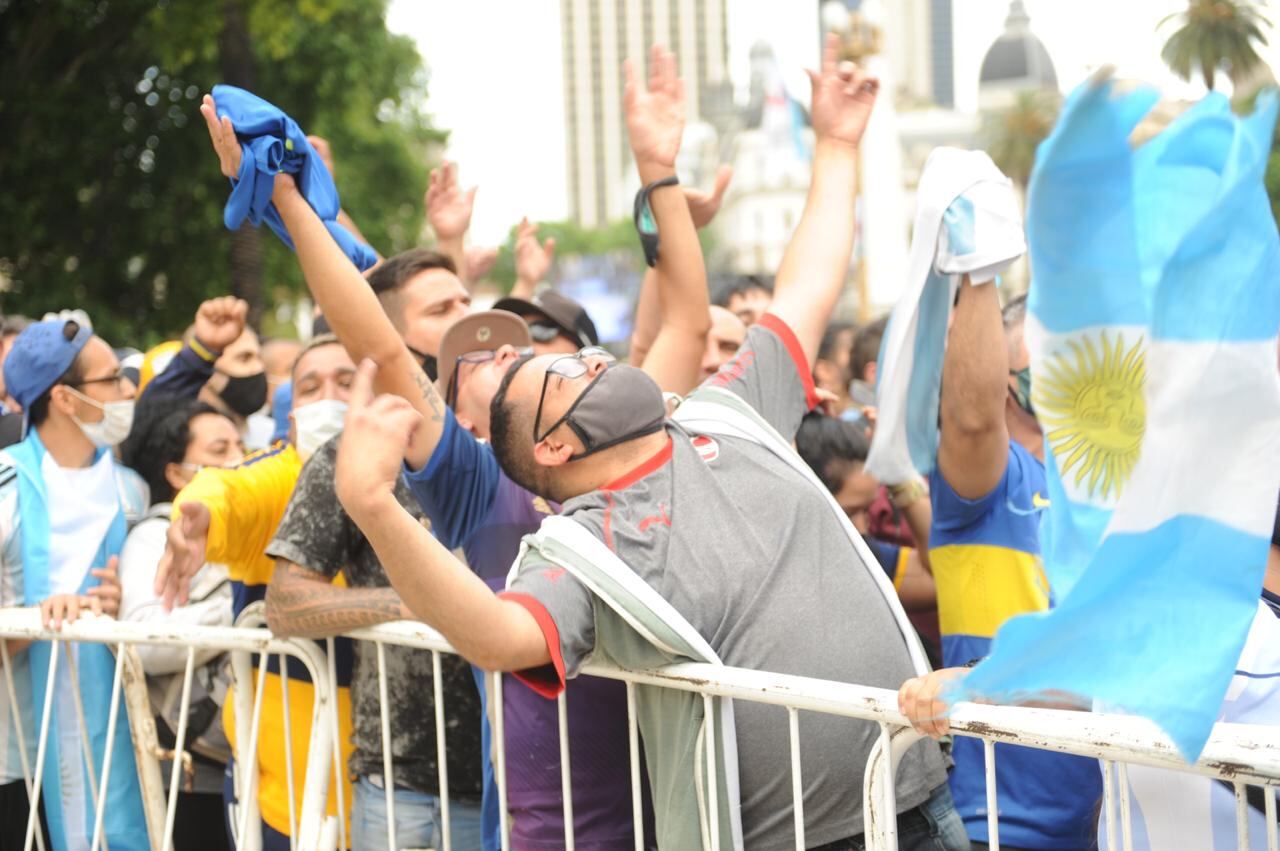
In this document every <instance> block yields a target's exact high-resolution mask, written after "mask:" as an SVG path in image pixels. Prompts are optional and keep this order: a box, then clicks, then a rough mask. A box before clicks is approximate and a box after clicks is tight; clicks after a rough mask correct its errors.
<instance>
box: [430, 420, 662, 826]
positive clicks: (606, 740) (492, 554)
mask: <svg viewBox="0 0 1280 851" xmlns="http://www.w3.org/2000/svg"><path fill="white" fill-rule="evenodd" d="M405 480H406V481H407V482H408V484H409V488H410V490H411V491H412V492H413V494H414V496H415V497H416V498H417V500H418V502H419V504H420V505H421V506H422V509H423V511H424V512H426V514H427V516H428V517H429V518H431V523H432V531H433V532H435V534H436V536H437V537H438V538H439V539H440V541H441V542H442V543H443V544H444V545H445V546H447V547H449V548H450V549H456V548H458V547H461V548H462V550H463V552H464V553H465V554H466V557H467V563H468V564H469V565H470V566H471V569H472V570H473V571H474V572H475V573H476V575H478V576H479V577H480V578H481V579H483V580H484V581H485V583H486V584H488V585H489V587H490V588H493V589H494V590H495V591H500V590H502V589H503V587H504V586H505V585H506V578H507V573H508V571H510V569H511V565H512V563H513V562H514V561H515V559H516V555H517V554H518V553H519V550H520V539H521V538H523V537H524V536H525V535H529V534H532V533H534V532H536V531H537V530H538V526H539V525H540V524H541V523H542V519H543V518H544V517H547V516H549V515H551V514H553V513H555V512H556V511H558V509H559V506H557V505H554V504H552V503H548V502H547V501H546V500H544V499H543V498H542V497H539V496H535V495H534V494H532V493H530V492H529V491H527V490H525V489H524V488H522V487H520V486H519V485H517V484H516V483H515V482H513V481H511V479H509V478H507V476H506V474H505V473H503V472H502V471H501V469H499V467H498V462H497V459H496V458H495V457H494V455H493V450H492V449H490V447H489V445H488V444H487V443H482V442H480V441H478V440H476V439H475V438H474V437H473V436H472V435H471V434H470V433H468V432H467V431H466V430H465V429H463V428H462V427H460V426H459V425H458V423H457V420H456V419H455V418H454V416H453V412H452V411H449V412H448V413H447V414H446V419H445V426H444V432H443V434H442V435H441V437H440V443H439V445H438V446H437V447H436V451H435V452H434V453H433V454H432V456H431V459H430V460H429V461H428V462H427V465H426V466H425V467H424V468H423V469H422V470H420V471H417V472H414V471H409V470H406V472H405ZM502 694H503V701H502V707H503V712H504V725H505V727H504V729H505V731H506V745H507V750H506V757H507V808H508V810H509V812H510V814H511V817H512V827H511V842H512V846H513V847H514V848H518V849H523V848H528V849H553V848H563V847H564V846H565V840H564V826H563V825H564V803H563V794H562V792H561V785H560V732H559V721H558V719H557V717H556V704H555V702H554V701H551V700H547V699H546V698H544V697H542V696H540V695H538V694H536V693H535V692H534V691H533V690H532V689H530V688H529V687H528V686H526V685H524V684H523V683H521V682H520V681H519V680H517V679H516V678H515V677H514V676H512V675H510V674H507V675H504V676H503V683H502ZM565 701H566V704H567V711H568V720H569V732H570V736H569V768H570V773H571V777H572V781H573V825H574V828H573V829H574V841H575V845H576V847H578V848H583V849H592V851H612V849H618V851H623V849H627V851H629V849H632V848H634V847H635V840H634V833H633V831H632V810H631V760H630V753H629V749H628V738H627V696H626V687H625V686H624V685H623V684H622V683H620V682H617V681H614V680H603V679H599V678H596V677H581V678H579V679H576V680H574V681H573V683H571V684H570V685H569V688H568V689H567V691H566V693H565ZM641 776H644V775H643V772H642V774H641ZM646 793H647V788H646ZM646 821H647V822H648V823H649V824H652V819H651V816H650V814H648V813H646Z"/></svg>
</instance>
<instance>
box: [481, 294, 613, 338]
mask: <svg viewBox="0 0 1280 851" xmlns="http://www.w3.org/2000/svg"><path fill="white" fill-rule="evenodd" d="M493 309H494V310H509V311H511V312H512V313H515V314H517V315H519V316H524V317H528V315H529V314H531V313H541V314H542V315H543V316H545V317H547V318H548V319H550V320H551V323H552V324H553V325H555V327H556V328H558V329H559V330H560V331H562V332H564V333H565V334H567V335H568V336H569V337H570V338H571V339H574V340H577V341H578V344H579V345H580V346H582V347H584V348H585V347H586V346H598V345H600V335H599V334H597V333H596V324H595V323H594V322H592V321H591V317H590V316H588V315H587V311H586V308H584V307H583V306H582V305H580V304H578V303H577V302H576V301H574V300H573V299H571V298H569V297H568V296H565V295H561V294H560V293H558V292H556V291H555V290H542V291H541V292H539V293H537V294H536V295H534V297H533V298H532V299H529V300H525V299H522V298H504V299H502V300H500V301H499V302H498V303H497V304H495V305H494V306H493ZM532 333H534V334H536V333H537V332H536V331H533V332H532ZM538 342H540V343H546V342H550V338H548V339H546V340H542V339H539V340H538Z"/></svg>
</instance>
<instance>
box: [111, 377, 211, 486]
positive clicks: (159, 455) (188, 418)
mask: <svg viewBox="0 0 1280 851" xmlns="http://www.w3.org/2000/svg"><path fill="white" fill-rule="evenodd" d="M203 414H217V415H218V416H223V415H222V414H220V413H218V411H217V410H215V409H214V408H213V407H212V406H210V405H206V404H205V403H204V402H200V401H197V400H195V399H189V398H185V397H182V396H154V395H149V396H146V397H144V398H143V400H142V402H140V403H139V404H138V406H137V411H136V413H135V414H134V418H133V428H132V429H131V430H130V431H129V437H128V438H127V439H126V440H125V442H124V443H123V444H122V445H121V447H120V456H121V458H122V460H123V461H124V464H125V466H126V467H132V468H133V469H134V470H136V471H137V473H138V475H140V476H142V478H143V479H144V480H145V481H146V483H147V484H148V485H149V486H150V487H151V501H152V502H172V501H173V497H174V490H173V485H171V484H169V480H168V479H167V478H166V477H165V474H164V471H165V467H167V466H169V465H170V464H180V463H182V459H183V458H184V457H186V454H187V447H188V446H190V445H191V423H192V421H193V420H195V418H196V417H198V416H201V415H203Z"/></svg>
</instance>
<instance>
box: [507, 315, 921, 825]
mask: <svg viewBox="0 0 1280 851" xmlns="http://www.w3.org/2000/svg"><path fill="white" fill-rule="evenodd" d="M793 352H794V353H795V354H794V355H793ZM803 357H804V356H803V353H802V352H801V351H800V349H799V345H798V343H797V342H796V340H795V336H794V335H793V334H792V332H791V329H790V328H788V327H787V326H786V325H785V324H783V323H782V322H781V320H779V319H777V318H776V317H774V316H772V315H769V314H766V315H765V317H764V318H763V319H762V320H761V321H760V322H759V323H757V324H756V325H754V326H752V328H751V330H750V332H749V333H748V335H747V340H746V342H745V343H744V344H743V346H742V348H741V349H740V350H739V352H738V354H737V356H736V357H735V358H734V359H733V360H732V361H730V362H729V363H728V364H726V365H725V366H724V367H723V368H722V369H721V371H720V372H719V373H718V374H717V375H715V376H714V377H712V378H711V379H710V380H709V382H708V383H709V384H711V385H715V386H720V387H724V388H725V389H728V390H730V391H732V392H734V393H736V394H737V395H739V396H740V397H742V398H743V399H744V400H745V401H747V402H748V403H750V404H751V405H752V407H754V408H755V409H756V410H757V411H758V412H759V413H760V414H761V415H762V416H764V418H765V419H766V420H768V422H769V424H770V425H772V426H773V427H774V428H775V429H777V430H778V432H779V433H780V434H781V435H782V436H783V437H785V438H786V439H788V440H790V439H791V438H792V437H793V436H794V435H795V432H796V429H797V428H798V427H799V424H800V419H801V417H802V416H803V415H804V414H805V412H806V411H808V410H809V409H810V408H811V407H812V406H813V404H814V403H815V402H816V396H815V394H814V387H813V379H812V377H811V373H810V370H809V368H808V365H807V363H805V362H804V361H803ZM692 398H694V399H696V398H697V393H696V392H695V393H694V394H693V397H692ZM666 431H667V434H668V435H669V437H670V439H669V440H668V441H666V442H665V445H664V446H663V447H662V448H661V449H660V450H659V451H658V453H657V454H656V455H654V456H652V457H650V458H648V459H644V460H643V461H642V462H641V463H640V464H639V465H638V466H637V467H636V468H635V470H634V471H632V472H631V473H629V474H627V475H625V476H624V477H622V478H621V479H619V480H617V481H614V482H612V483H611V484H608V485H606V486H604V487H603V488H601V489H599V490H595V491H592V492H591V493H588V494H584V495H582V496H579V497H575V498H573V499H571V500H569V501H568V502H566V503H565V504H564V507H563V511H562V514H563V515H564V516H567V517H571V518H572V519H573V520H574V521H575V522H577V523H580V524H582V525H583V526H585V527H586V528H587V529H589V530H590V531H591V532H592V533H593V534H594V535H595V536H596V537H598V538H599V539H601V540H602V541H604V542H605V544H607V545H608V546H609V547H610V548H611V549H612V550H613V551H614V552H615V553H616V554H617V555H618V557H619V558H621V559H622V561H623V562H624V563H625V564H626V565H627V566H628V567H629V568H631V569H632V570H633V571H635V572H636V573H637V574H638V575H639V576H640V577H641V578H642V579H644V581H645V582H646V583H648V584H649V585H650V586H651V587H653V588H654V589H655V590H656V591H657V592H658V593H659V594H660V595H661V596H662V597H664V598H665V599H666V600H668V601H669V602H670V603H671V604H672V605H673V606H675V608H676V610H677V611H679V612H680V614H681V615H683V616H684V617H685V618H686V619H687V620H688V621H689V622H690V623H691V624H692V625H693V626H694V628H695V629H697V631H698V632H699V633H700V634H701V635H702V636H703V637H705V638H706V639H707V642H708V643H709V644H710V645H711V648H712V649H713V650H715V651H716V654H717V655H719V656H720V658H721V659H722V660H723V661H724V663H725V664H726V665H731V666H735V667H742V668H753V669H756V670H762V671H774V672H779V673H786V674H795V675H799V676H806V677H817V678H820V679H826V680H835V681H837V682H849V683H859V684H862V685H869V686H878V687H880V688H889V689H895V688H897V687H898V686H900V685H901V684H902V682H903V681H904V680H906V679H909V678H910V677H912V676H914V670H913V668H912V665H911V659H910V656H909V653H908V650H907V646H906V643H905V641H904V639H903V637H902V633H901V631H900V630H899V628H898V625H897V624H896V623H895V621H894V619H893V615H892V613H891V612H890V610H889V607H888V605H886V603H885V600H884V597H883V596H882V595H881V593H880V591H879V590H878V589H877V587H876V585H875V582H874V580H873V579H872V575H871V574H870V573H869V572H868V571H867V569H866V568H865V567H864V566H863V565H861V564H860V562H859V560H858V556H857V554H856V553H855V552H854V551H853V549H852V548H851V547H850V546H849V542H848V539H847V538H846V537H845V533H844V530H843V529H842V528H841V527H840V524H839V521H838V520H837V519H836V517H835V515H834V514H833V513H832V511H831V509H830V507H829V506H828V504H827V503H826V501H825V500H824V499H823V497H822V494H821V493H819V492H818V491H817V490H816V489H815V488H814V487H813V486H812V485H810V484H809V483H808V482H806V481H805V480H804V479H803V478H801V476H800V475H799V474H797V473H796V471H795V470H793V469H791V468H790V467H789V466H787V464H786V463H785V462H784V461H783V460H782V459H780V458H778V457H776V456H775V455H774V454H773V453H772V452H771V451H770V450H768V449H767V448H764V447H761V446H758V445H756V444H755V443H752V442H750V441H747V440H740V439H734V438H723V437H721V438H711V437H706V436H701V437H697V438H693V439H690V438H689V437H688V436H687V435H685V434H684V433H683V432H682V431H681V430H680V428H679V426H677V425H676V424H675V423H671V422H668V423H667V425H666ZM506 596H507V597H508V599H511V600H514V601H516V602H518V603H520V604H521V605H523V606H526V607H527V608H529V609H530V610H531V611H532V612H533V613H534V615H535V619H536V620H537V621H538V622H539V623H540V624H543V625H544V626H543V629H544V635H545V637H546V640H547V641H548V642H549V643H556V644H558V648H557V649H558V650H559V653H560V657H561V662H562V665H563V672H564V676H566V677H572V676H574V675H575V674H576V673H577V671H578V668H579V666H580V665H581V664H582V662H583V661H584V660H585V659H586V658H587V657H589V656H590V655H591V653H592V651H593V650H594V649H595V643H596V636H595V610H596V607H599V606H604V605H605V604H604V603H603V602H601V601H600V599H599V598H598V597H595V596H594V595H592V593H591V592H590V591H589V590H587V588H586V587H585V586H583V585H582V584H581V583H580V582H578V581H577V580H576V579H575V578H574V577H573V576H572V575H568V574H565V573H564V572H563V571H561V570H559V569H555V568H551V569H548V568H547V567H546V564H545V562H543V561H542V560H541V559H540V558H539V557H538V556H536V554H531V556H530V557H529V558H528V559H527V563H526V564H522V565H521V570H520V573H519V575H518V576H517V578H516V580H515V582H514V583H513V584H512V585H511V586H510V588H509V591H508V594H507V595H506ZM540 610H541V611H540ZM544 612H545V615H544ZM555 667H556V666H548V667H547V668H542V669H539V670H537V671H527V672H523V673H522V675H521V676H522V677H523V678H525V679H529V680H532V681H533V682H534V683H536V684H537V685H540V686H542V687H543V688H544V689H545V688H546V687H547V686H550V687H551V688H552V689H553V690H558V688H560V687H563V681H562V680H561V681H559V682H555V681H554V680H555V679H558V676H557V672H556V670H555ZM547 679H552V680H553V681H552V682H547V681H546V680H547ZM734 715H735V721H736V725H737V740H738V765H739V776H740V783H741V790H742V819H743V833H744V837H743V838H744V841H745V844H746V847H748V848H766V847H775V846H785V845H786V844H787V843H788V842H790V841H792V840H791V836H792V826H793V822H792V813H791V778H790V774H789V772H787V771H786V770H779V767H780V766H786V765H787V764H788V761H789V759H790V757H789V753H790V752H789V743H788V733H787V719H786V715H785V713H783V712H780V711H779V710H778V709H776V708H775V707H770V706H764V705H761V704H754V703H750V702H747V701H737V702H736V703H735V705H734ZM801 727H802V733H801V736H800V743H801V763H802V765H803V766H804V775H805V781H806V783H805V787H806V788H805V801H804V811H805V820H806V822H807V823H808V824H809V825H810V827H809V829H808V830H806V839H808V840H809V841H811V842H818V843H823V842H831V841H834V840H837V839H841V838H843V837H847V836H854V835H856V834H859V833H862V831H863V824H862V774H863V769H864V767H865V765H866V758H867V755H868V753H869V752H870V750H871V748H872V746H873V745H874V744H875V742H876V738H877V736H878V735H879V730H878V728H877V727H876V725H874V724H872V723H870V722H865V721H854V720H850V719H845V718H839V717H837V716H833V715H819V714H816V713H815V714H811V715H805V717H804V720H803V723H802V725H801ZM945 782H946V771H945V768H944V766H943V762H942V756H941V754H940V753H939V751H938V750H937V748H936V747H931V746H928V745H924V743H921V745H917V746H916V747H915V748H913V749H912V750H911V751H909V752H908V754H907V755H906V757H905V758H904V760H903V762H902V766H901V768H900V770H899V772H898V804H899V807H900V809H908V808H911V807H915V806H917V805H918V804H921V803H923V802H924V801H925V800H926V799H927V798H928V797H929V795H930V792H931V791H932V790H933V789H934V788H935V787H937V786H939V785H941V784H943V783H945Z"/></svg>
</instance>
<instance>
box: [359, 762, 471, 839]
mask: <svg viewBox="0 0 1280 851" xmlns="http://www.w3.org/2000/svg"><path fill="white" fill-rule="evenodd" d="M395 802H396V844H395V847H396V848H397V849H399V848H443V847H444V836H443V833H444V832H443V830H442V824H441V822H442V819H443V816H442V815H441V812H440V798H439V797H438V796H436V795H427V794H424V793H422V792H415V791H413V790H412V789H402V788H399V787H397V788H396V790H395ZM449 823H450V824H449V827H450V831H449V832H450V834H451V838H452V840H453V843H452V847H453V848H454V851H479V849H480V845H481V816H480V804H479V803H474V802H471V801H459V800H456V799H450V801H449ZM351 848H352V851H388V849H389V848H391V846H390V845H389V844H388V843H387V793H386V791H385V790H383V789H380V788H378V787H377V786H375V785H374V784H373V783H372V782H371V781H370V780H369V778H368V777H361V778H360V779H359V780H358V781H357V782H356V784H355V786H354V788H353V790H352V802H351Z"/></svg>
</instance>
